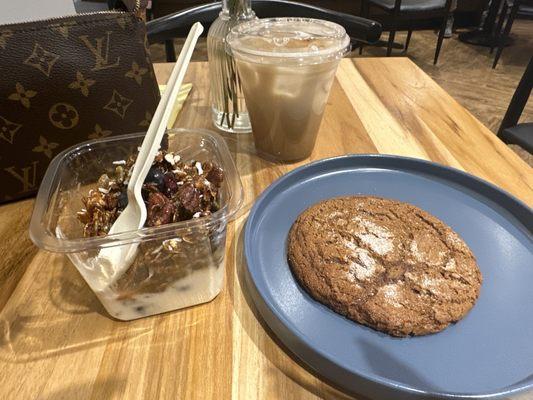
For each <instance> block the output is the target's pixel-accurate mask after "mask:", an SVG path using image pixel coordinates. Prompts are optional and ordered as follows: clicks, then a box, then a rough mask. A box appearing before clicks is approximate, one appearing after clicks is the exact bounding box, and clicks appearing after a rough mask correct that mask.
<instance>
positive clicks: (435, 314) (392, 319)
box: [288, 196, 482, 336]
mask: <svg viewBox="0 0 533 400" xmlns="http://www.w3.org/2000/svg"><path fill="white" fill-rule="evenodd" d="M288 259H289V264H290V266H291V269H292V271H293V273H294V275H295V276H296V278H297V280H298V282H299V283H300V285H301V286H302V287H303V288H305V290H306V291H307V292H308V293H309V294H310V295H311V296H312V297H313V298H315V299H316V300H318V301H319V302H321V303H323V304H325V305H326V306H328V307H330V308H331V309H333V310H334V311H336V312H338V313H339V314H342V315H345V316H346V317H348V318H350V319H352V320H354V321H357V322H359V323H361V324H364V325H368V326H370V327H372V328H374V329H377V330H379V331H383V332H386V333H388V334H390V335H393V336H407V335H425V334H428V333H434V332H439V331H441V330H443V329H445V328H446V327H447V326H448V325H449V324H450V323H452V322H456V321H459V320H460V319H461V318H463V317H464V316H465V315H466V313H467V312H468V311H469V310H470V309H471V308H472V306H473V305H474V303H475V302H476V300H477V298H478V296H479V290H480V287H481V281H482V277H481V272H480V271H479V268H478V266H477V264H476V259H475V257H474V255H473V254H472V252H471V251H470V249H469V248H468V246H467V245H466V244H465V242H464V241H463V240H462V239H461V238H460V237H459V235H457V233H455V232H454V231H453V230H452V229H451V228H450V227H449V226H447V225H446V224H444V223H443V222H442V221H440V220H438V219H437V218H435V217H434V216H432V215H430V214H429V213H427V212H425V211H423V210H421V209H420V208H418V207H415V206H413V205H411V204H407V203H402V202H399V201H394V200H389V199H383V198H379V197H363V196H352V197H339V198H335V199H330V200H325V201H322V202H320V203H318V204H315V205H313V206H312V207H310V208H308V209H307V210H306V211H304V212H303V213H302V214H300V216H299V217H298V219H297V220H296V222H295V223H294V225H293V226H292V228H291V230H290V232H289V242H288Z"/></svg>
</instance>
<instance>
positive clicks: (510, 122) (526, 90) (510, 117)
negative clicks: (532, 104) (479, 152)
mask: <svg viewBox="0 0 533 400" xmlns="http://www.w3.org/2000/svg"><path fill="white" fill-rule="evenodd" d="M532 86H533V57H531V59H530V60H529V64H528V66H527V68H526V71H525V72H524V75H523V76H522V79H520V83H519V84H518V87H517V88H516V91H515V92H514V95H513V98H512V99H511V103H510V104H509V108H507V112H506V113H505V116H504V117H503V121H502V124H501V126H500V129H499V130H498V137H499V138H500V139H501V140H503V141H504V142H505V143H507V144H517V145H518V146H520V147H522V148H523V149H524V150H527V151H528V152H529V153H531V154H533V122H528V123H523V124H518V120H519V119H520V116H521V115H522V111H524V107H525V106H526V104H527V101H528V99H529V96H530V95H531V87H532Z"/></svg>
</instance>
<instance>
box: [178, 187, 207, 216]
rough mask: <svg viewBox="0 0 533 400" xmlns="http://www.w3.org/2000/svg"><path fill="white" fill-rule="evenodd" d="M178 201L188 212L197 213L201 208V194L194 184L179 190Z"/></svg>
mask: <svg viewBox="0 0 533 400" xmlns="http://www.w3.org/2000/svg"><path fill="white" fill-rule="evenodd" d="M178 200H179V202H180V203H181V205H182V206H183V208H185V209H186V210H187V211H189V212H191V213H195V212H196V211H198V207H200V200H201V198H200V192H199V191H198V190H197V189H196V188H195V187H194V186H193V184H192V183H186V184H185V185H183V186H181V187H180V189H179V190H178Z"/></svg>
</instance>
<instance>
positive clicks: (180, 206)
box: [78, 151, 224, 237]
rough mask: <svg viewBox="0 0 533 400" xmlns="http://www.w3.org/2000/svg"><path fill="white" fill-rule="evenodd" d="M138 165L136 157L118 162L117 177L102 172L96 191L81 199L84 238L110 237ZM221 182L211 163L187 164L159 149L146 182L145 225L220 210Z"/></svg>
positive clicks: (158, 223)
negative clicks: (134, 168)
mask: <svg viewBox="0 0 533 400" xmlns="http://www.w3.org/2000/svg"><path fill="white" fill-rule="evenodd" d="M134 164H135V156H132V157H130V158H129V159H128V160H117V161H114V162H113V165H115V173H114V174H112V175H111V176H108V175H107V174H103V175H102V176H101V177H100V179H99V180H98V188H97V189H96V190H90V191H89V193H88V194H87V196H86V197H84V198H83V199H82V201H83V206H84V207H83V208H82V209H81V210H80V211H79V212H78V219H79V220H80V222H81V223H82V224H83V225H84V228H83V234H84V236H86V237H89V236H105V235H107V233H108V232H109V230H110V229H111V226H112V225H113V223H114V222H115V220H116V219H117V218H118V216H119V215H120V213H121V212H122V211H123V210H124V208H126V206H127V204H128V196H127V190H126V189H127V185H128V182H129V177H130V176H131V172H132V169H133V165H134ZM223 180H224V172H223V171H222V169H221V168H220V167H218V166H216V165H215V164H214V163H212V162H209V161H207V162H203V163H202V162H200V161H196V160H191V161H189V162H184V161H182V160H181V157H180V155H178V154H174V153H172V152H165V151H160V152H159V153H158V154H157V156H156V157H155V160H154V163H153V165H152V168H151V169H150V171H149V173H148V175H147V177H146V180H145V182H144V184H143V190H142V193H143V198H144V201H145V203H146V209H147V220H146V226H160V225H164V224H169V223H173V222H178V221H185V220H189V219H192V218H200V217H205V216H208V215H210V214H211V213H213V212H215V211H217V210H218V209H219V208H220V206H219V191H220V187H221V184H222V182H223Z"/></svg>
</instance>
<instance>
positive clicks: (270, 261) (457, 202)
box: [245, 155, 533, 399]
mask: <svg viewBox="0 0 533 400" xmlns="http://www.w3.org/2000/svg"><path fill="white" fill-rule="evenodd" d="M352 194H363V195H377V196H383V197H388V198H391V199H396V200H400V201H405V202H409V203H411V204H414V205H416V206H418V207H420V208H422V209H424V210H426V211H428V212H430V213H431V214H433V215H435V216H436V217H438V218H440V219H441V220H442V221H444V222H445V223H446V224H448V225H449V226H451V227H452V228H453V229H454V230H455V231H456V232H458V233H459V234H460V235H461V236H462V237H463V238H464V240H465V241H466V243H467V244H468V245H469V246H470V248H471V249H472V251H473V252H474V254H475V256H476V258H477V261H478V264H479V267H480V269H481V272H482V273H483V278H484V280H483V286H482V288H481V294H480V297H479V299H478V301H477V303H476V305H475V306H474V308H473V309H472V310H471V311H470V313H469V314H468V315H467V316H466V317H465V318H464V319H463V320H462V321H460V322H458V323H457V324H455V325H452V326H450V327H448V328H447V329H446V330H444V331H442V332H440V333H437V334H434V335H429V336H422V337H410V338H402V339H398V338H393V337H390V336H388V335H385V334H383V333H379V332H377V331H374V330H372V329H370V328H367V327H364V326H362V325H359V324H357V323H354V322H352V321H350V320H348V319H346V318H344V317H342V316H340V315H338V314H336V313H334V312H333V311H331V310H330V309H328V308H327V307H325V306H323V305H321V304H320V303H318V302H316V301H314V300H313V299H312V298H311V297H310V296H309V295H307V294H306V293H305V292H304V290H303V289H301V288H300V287H299V286H298V284H297V282H296V281H295V279H294V277H293V276H292V274H291V271H290V269H289V266H288V264H287V257H286V251H287V249H286V246H287V245H286V241H287V234H288V232H289V229H290V227H291V225H292V223H293V222H294V220H295V219H296V217H297V216H298V215H299V214H300V213H301V212H302V211H304V210H305V209H306V208H307V207H309V206H311V205H312V204H314V203H316V202H318V201H321V200H324V199H327V198H331V197H336V196H343V195H352ZM245 255H246V261H247V266H248V270H247V274H246V275H247V278H246V279H247V286H248V288H249V290H250V293H251V295H252V298H253V300H254V302H255V303H256V305H257V307H258V309H259V311H260V313H261V314H262V316H263V318H264V319H265V321H266V322H267V324H268V325H269V326H270V327H271V329H272V330H273V331H274V333H275V334H276V335H277V336H278V337H279V338H280V339H281V341H282V342H283V343H284V344H285V345H286V346H287V347H288V348H289V349H290V350H291V351H292V352H293V353H294V354H295V355H296V356H297V357H299V358H300V359H301V360H302V361H303V362H304V363H306V364H307V365H308V366H309V367H310V368H311V369H313V370H315V371H316V372H317V373H318V374H319V375H322V376H323V377H325V378H327V379H329V380H331V381H332V382H333V383H335V384H337V385H339V386H341V387H342V388H344V389H345V390H347V391H349V392H353V393H360V394H363V395H366V396H368V397H371V398H375V399H412V398H447V399H448V398H453V399H456V398H476V399H477V398H480V399H481V398H483V399H485V398H498V397H503V396H508V395H510V394H512V393H514V392H518V391H521V390H525V389H528V388H531V387H533V212H532V210H531V209H530V208H529V207H528V206H526V205H525V204H524V203H522V202H520V201H519V200H517V199H516V198H514V197H512V196H511V195H509V194H508V193H505V192H504V191H502V190H500V189H498V188H497V187H495V186H493V185H491V184H489V183H487V182H485V181H483V180H480V179H478V178H475V177H473V176H471V175H468V174H465V173H463V172H461V171H458V170H455V169H452V168H447V167H444V166H441V165H438V164H435V163H431V162H426V161H422V160H416V159H410V158H402V157H394V156H380V155H352V156H345V157H338V158H332V159H326V160H321V161H318V162H315V163H312V164H308V165H306V166H304V167H301V168H298V169H296V170H294V171H292V172H291V173H289V174H287V175H285V176H283V177H282V178H280V179H279V180H277V181H276V182H274V183H273V184H272V185H271V186H270V187H269V188H268V189H267V190H265V192H264V193H263V194H262V195H261V197H260V198H259V199H258V200H257V202H256V204H255V205H254V207H253V209H252V210H251V212H250V216H249V218H248V222H247V224H246V230H245Z"/></svg>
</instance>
